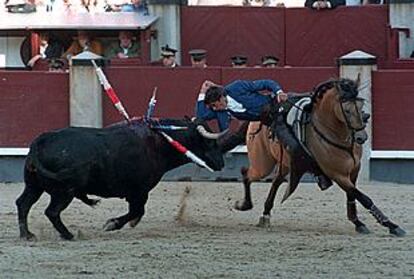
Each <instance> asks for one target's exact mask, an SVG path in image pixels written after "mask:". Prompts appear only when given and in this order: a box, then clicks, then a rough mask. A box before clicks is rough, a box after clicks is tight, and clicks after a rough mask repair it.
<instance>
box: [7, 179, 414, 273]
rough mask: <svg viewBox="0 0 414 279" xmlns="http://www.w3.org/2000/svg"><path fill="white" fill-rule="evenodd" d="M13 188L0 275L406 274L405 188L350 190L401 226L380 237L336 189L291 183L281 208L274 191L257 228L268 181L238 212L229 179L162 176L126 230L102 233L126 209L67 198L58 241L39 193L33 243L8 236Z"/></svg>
mask: <svg viewBox="0 0 414 279" xmlns="http://www.w3.org/2000/svg"><path fill="white" fill-rule="evenodd" d="M22 187H23V184H0V229H1V233H0V278H19V279H21V278H31V279H33V278H237V279H240V278H249V279H250V278H347V279H349V278H361V279H362V278H364V279H366V278H414V237H413V235H414V186H413V185H396V184H382V183H372V184H370V185H362V186H361V187H360V188H361V189H362V191H364V192H365V193H367V194H368V195H369V196H370V197H371V198H372V199H373V200H374V202H375V203H376V205H377V206H378V207H379V208H380V209H382V210H383V212H384V213H385V214H386V215H388V216H389V217H390V218H391V220H393V221H395V222H396V223H397V224H399V225H400V226H402V227H403V228H404V229H405V230H406V231H407V236H406V237H404V238H396V237H393V236H390V235H389V234H388V230H387V229H385V228H383V227H381V226H380V225H379V224H377V223H376V222H375V220H374V218H373V217H372V216H371V215H369V213H368V212H367V211H366V210H364V209H363V208H362V206H358V209H359V216H360V218H361V220H362V221H363V222H365V223H366V224H367V226H368V228H369V229H370V230H371V232H372V233H371V234H370V235H358V234H357V233H356V232H355V231H354V227H353V225H352V224H351V223H350V222H349V221H347V219H346V206H345V194H344V193H343V192H342V191H341V190H340V189H339V188H338V187H337V186H335V187H333V188H331V189H329V190H328V191H325V192H321V191H319V190H318V189H317V187H316V185H313V184H301V185H300V187H299V189H298V191H297V192H296V193H295V194H294V195H293V196H292V197H291V198H290V200H288V201H287V202H286V203H284V204H283V205H280V203H279V202H278V201H279V200H280V197H281V196H282V192H280V193H279V195H278V198H279V199H278V201H277V204H276V206H275V209H274V210H273V216H272V220H271V222H272V226H271V227H270V228H258V227H256V224H257V223H258V219H259V216H260V215H261V212H262V209H263V202H264V199H265V197H266V195H267V191H268V189H269V184H268V183H266V184H265V183H256V184H254V185H253V188H252V190H253V199H254V203H255V208H254V209H253V210H251V211H248V212H238V211H235V210H234V209H233V205H234V202H235V201H236V200H237V199H239V198H241V197H242V186H241V184H239V183H211V182H203V183H194V182H193V183H190V182H180V183H175V182H163V183H160V185H158V187H157V188H155V189H154V190H153V191H152V192H151V195H150V198H149V201H148V203H147V207H146V208H147V212H146V214H145V216H144V218H143V219H142V221H141V223H140V224H139V225H138V226H137V227H136V228H130V227H129V226H125V227H124V228H123V229H122V230H120V231H114V232H104V231H103V230H102V225H103V224H104V223H105V221H106V220H107V219H109V218H111V217H116V216H119V215H121V214H123V213H124V212H125V211H126V203H125V202H124V201H123V200H119V199H106V200H102V202H101V203H100V204H99V205H98V207H96V208H90V207H88V206H86V205H84V204H82V203H81V202H79V201H77V200H75V201H74V202H72V204H71V205H70V206H69V208H68V209H66V210H65V211H64V212H63V214H62V219H63V222H64V223H65V224H66V225H67V226H68V227H69V229H70V230H71V231H72V232H73V233H74V234H75V240H74V241H64V240H61V239H60V238H59V236H58V234H57V232H56V231H55V229H54V228H53V227H52V224H51V223H50V222H49V221H48V220H47V218H46V216H45V215H44V214H43V212H44V210H45V208H46V205H47V203H48V200H49V196H48V195H47V194H44V195H43V196H42V198H41V200H40V201H39V202H38V203H36V204H35V206H34V207H33V208H32V211H31V214H30V216H29V226H30V229H31V231H32V232H33V233H35V234H36V235H37V241H34V242H27V241H22V240H20V239H19V237H18V227H17V217H16V207H15V205H14V201H15V200H16V198H17V196H18V195H20V193H21V191H22ZM186 187H191V191H190V193H189V195H188V196H187V197H186V199H185V202H182V199H183V193H184V190H185V188H186ZM281 190H284V188H282V189H281ZM183 205H184V207H183ZM177 216H179V218H177Z"/></svg>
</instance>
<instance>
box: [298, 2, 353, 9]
mask: <svg viewBox="0 0 414 279" xmlns="http://www.w3.org/2000/svg"><path fill="white" fill-rule="evenodd" d="M344 5H345V0H306V2H305V7H308V8H310V9H315V10H326V9H333V8H336V7H338V6H344Z"/></svg>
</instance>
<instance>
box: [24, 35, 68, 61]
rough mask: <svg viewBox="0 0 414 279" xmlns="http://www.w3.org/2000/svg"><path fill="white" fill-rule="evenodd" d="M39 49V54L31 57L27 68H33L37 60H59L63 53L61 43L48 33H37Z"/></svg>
mask: <svg viewBox="0 0 414 279" xmlns="http://www.w3.org/2000/svg"><path fill="white" fill-rule="evenodd" d="M39 40H40V47H39V53H38V54H36V55H35V56H33V57H32V58H31V59H30V60H29V62H28V63H27V66H29V67H33V66H34V65H35V64H36V63H37V62H38V61H39V60H45V59H52V58H59V57H61V56H62V53H63V45H62V43H61V42H60V41H59V40H57V39H55V38H53V37H52V36H51V35H50V34H49V33H47V32H42V33H39Z"/></svg>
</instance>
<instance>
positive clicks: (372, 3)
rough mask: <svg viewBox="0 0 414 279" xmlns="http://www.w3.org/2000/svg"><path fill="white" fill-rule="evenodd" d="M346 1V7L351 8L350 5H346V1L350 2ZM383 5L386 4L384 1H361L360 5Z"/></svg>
mask: <svg viewBox="0 0 414 279" xmlns="http://www.w3.org/2000/svg"><path fill="white" fill-rule="evenodd" d="M346 1H347V3H346V5H347V6H352V5H348V1H350V0H346ZM385 3H387V2H385V1H384V0H362V5H383V4H385Z"/></svg>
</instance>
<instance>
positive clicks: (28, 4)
mask: <svg viewBox="0 0 414 279" xmlns="http://www.w3.org/2000/svg"><path fill="white" fill-rule="evenodd" d="M4 5H5V7H6V8H7V11H8V12H9V13H21V14H28V13H33V12H36V3H35V2H34V1H32V0H7V1H6V2H4Z"/></svg>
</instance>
